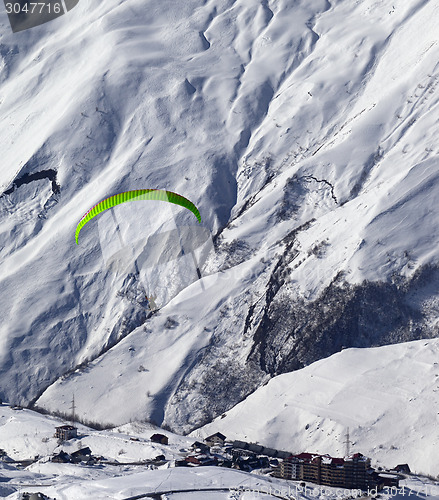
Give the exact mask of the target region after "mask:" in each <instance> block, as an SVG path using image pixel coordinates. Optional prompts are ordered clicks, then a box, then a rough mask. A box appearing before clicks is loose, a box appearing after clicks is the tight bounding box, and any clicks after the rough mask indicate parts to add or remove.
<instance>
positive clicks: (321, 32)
mask: <svg viewBox="0 0 439 500" xmlns="http://www.w3.org/2000/svg"><path fill="white" fill-rule="evenodd" d="M0 16H2V17H0V23H1V44H0V54H1V66H2V72H1V81H0V102H1V104H0V112H1V113H2V118H3V119H2V120H1V122H0V135H1V137H2V139H3V158H2V159H3V162H2V173H1V179H0V185H1V186H2V188H1V191H2V194H1V195H0V227H1V230H0V231H1V232H0V243H1V260H0V310H1V313H2V320H3V321H2V324H1V327H0V328H1V339H2V342H1V348H0V354H1V356H0V369H1V374H2V387H1V391H0V392H1V395H2V396H3V397H4V398H7V399H9V400H15V401H18V400H20V401H21V402H29V401H32V400H33V399H36V398H37V397H38V396H39V395H41V393H42V392H43V391H44V390H45V389H46V388H47V387H48V386H50V385H51V384H52V383H53V382H54V381H55V380H57V379H58V378H59V377H60V376H64V380H59V381H58V382H57V383H56V384H55V385H53V386H52V387H50V388H49V389H48V391H47V392H46V393H45V394H43V395H42V397H41V398H40V400H39V401H38V404H40V405H45V406H47V407H53V406H57V409H58V410H61V411H63V410H64V411H65V410H66V408H65V407H61V406H63V404H64V403H63V401H70V399H71V394H72V393H73V392H76V391H79V392H80V393H81V397H83V398H84V401H83V402H82V403H81V402H80V401H78V409H79V413H80V414H81V415H82V416H85V415H89V416H91V417H97V418H100V419H103V420H104V421H108V420H109V419H108V417H107V415H111V419H110V420H114V423H121V422H122V417H123V416H124V415H128V414H129V415H130V417H129V418H133V419H136V418H153V419H154V420H155V421H157V423H163V422H164V423H167V424H169V425H171V426H172V427H173V428H174V429H180V430H185V431H187V430H191V429H193V428H194V427H196V426H198V425H200V424H203V423H205V422H208V421H209V420H210V419H212V418H213V417H215V416H217V415H218V414H221V413H222V412H224V411H225V410H228V409H229V408H231V407H232V406H233V405H234V404H236V403H237V402H239V401H240V400H242V399H243V398H244V397H245V396H247V395H248V394H250V393H251V392H252V391H254V390H255V389H256V388H257V387H258V386H260V385H261V384H262V383H264V382H265V381H267V380H268V379H269V378H270V377H271V376H273V375H275V374H279V373H283V372H287V371H291V370H294V369H297V368H300V367H302V366H304V365H306V364H309V363H311V362H313V361H315V360H317V359H320V358H322V357H326V356H328V355H330V354H332V353H334V352H337V351H339V350H340V349H341V348H342V346H348V347H349V346H353V347H368V346H371V345H382V344H386V343H393V342H398V341H403V340H412V339H417V338H422V337H433V336H436V334H437V309H438V299H437V297H438V292H439V291H438V285H437V279H436V277H437V273H438V271H437V263H438V254H437V248H438V245H437V242H438V229H437V227H438V224H437V222H438V220H439V217H438V213H437V211H438V208H437V206H436V204H435V200H436V199H437V194H438V193H437V189H438V187H437V182H436V176H437V172H436V170H437V169H436V164H437V158H438V150H437V135H438V132H439V128H438V125H437V109H438V106H437V105H438V102H439V97H438V92H437V83H438V81H439V80H438V78H439V67H438V63H437V61H438V44H437V36H436V26H437V23H438V20H439V9H438V7H437V6H436V4H435V2H433V1H426V0H423V1H415V0H411V1H408V2H407V1H405V2H403V1H402V0H401V1H390V0H382V1H381V2H376V1H375V0H362V1H356V2H351V1H348V0H338V1H332V2H329V1H327V0H309V1H299V2H289V1H287V0H276V1H271V0H260V1H257V2H248V1H247V0H228V1H224V0H210V1H203V0H190V1H185V2H184V4H181V3H176V2H172V1H170V0H169V1H164V0H160V1H158V0H148V1H147V2H145V1H140V0H125V1H123V2H122V1H121V0H107V1H106V2H105V5H103V4H102V5H101V4H99V5H98V4H96V3H95V2H91V1H90V0H81V2H80V3H79V4H78V5H77V6H76V7H75V9H73V10H72V11H71V12H69V13H68V14H66V15H64V16H62V17H60V18H58V19H56V20H54V21H52V22H50V23H48V24H45V25H42V26H40V27H37V28H34V29H32V30H28V31H23V32H20V33H15V34H12V33H11V32H10V28H9V27H8V20H7V16H6V13H5V12H2V13H0ZM149 187H153V188H164V189H168V190H171V191H175V192H178V193H180V194H182V195H184V196H186V197H187V198H189V199H190V200H192V201H193V202H194V203H195V204H196V205H197V207H198V208H199V210H200V213H201V217H202V222H203V227H204V228H205V230H206V231H207V234H210V235H211V238H210V237H209V238H204V237H203V238H201V237H200V241H198V240H197V241H195V242H194V248H193V251H192V249H191V250H190V251H189V252H187V251H184V252H183V249H180V248H179V246H183V244H182V243H181V239H180V238H181V234H180V232H181V231H182V230H183V229H182V228H183V227H189V229H188V233H187V234H193V231H194V230H193V229H192V228H193V226H194V225H196V222H195V220H194V219H193V215H192V214H191V213H190V212H188V211H187V210H184V209H180V208H178V207H174V206H169V205H168V204H164V203H163V202H150V203H149V202H145V203H140V202H137V203H132V204H126V205H125V206H121V207H118V208H116V209H114V210H112V211H111V212H110V211H109V212H107V213H105V214H101V216H100V217H99V220H93V221H91V222H89V223H88V224H87V226H86V227H85V228H84V229H83V230H82V231H81V239H80V244H79V246H76V245H75V243H74V231H75V227H76V224H77V223H78V221H79V219H80V218H81V216H82V215H83V214H84V213H85V212H86V211H87V210H88V209H89V208H90V207H91V206H92V205H93V204H95V203H96V202H98V201H100V200H101V199H103V198H105V197H107V196H109V195H111V194H114V193H116V192H119V191H122V190H129V189H137V188H149ZM184 231H186V230H184ZM163 233H166V234H167V235H168V236H167V237H166V238H163V237H162V234H163ZM169 236H170V237H169ZM151 238H152V239H151ZM162 241H166V243H163V244H162V243H160V242H162ZM171 241H172V243H171ZM158 242H159V243H158ZM160 245H163V250H162V253H160V252H159V251H158V250H159V249H158V247H159V246H160ZM169 245H172V246H173V248H172V251H171V250H169V248H168V247H169ZM151 249H153V250H154V251H153V252H152V250H151ZM176 250H178V251H177V253H175V251H176ZM152 253H153V254H154V256H155V260H154V259H152V258H151V257H150V255H151V254H152ZM162 254H163V257H162ZM189 254H191V255H189ZM139 263H140V264H141V265H139ZM136 266H137V267H136ZM197 267H198V270H197ZM199 273H200V274H201V275H202V276H203V279H201V280H199V279H198V277H199ZM147 295H148V296H153V297H155V302H156V304H157V307H158V308H159V311H158V312H155V313H154V314H151V313H150V312H149V310H148V309H147V307H146V306H147V303H146V299H145V297H146V296H147ZM131 332H132V333H131ZM127 335H129V336H128V338H126V339H125V341H123V342H121V343H119V344H117V345H116V346H115V347H113V348H112V349H111V350H110V351H108V352H107V353H106V354H105V355H104V356H102V357H101V358H99V359H98V360H96V361H95V362H93V363H92V364H90V365H88V366H87V365H86V362H87V361H88V360H90V359H95V358H96V357H97V356H98V355H99V354H100V353H102V352H103V351H104V350H106V349H107V348H108V347H110V346H112V345H114V344H116V343H117V342H118V341H119V340H120V339H121V338H123V337H126V336H127ZM131 345H132V346H133V347H134V350H130V349H129V347H130V346H131ZM79 363H82V368H81V369H80V370H77V371H73V372H72V373H70V375H69V372H70V371H71V370H74V369H75V367H76V366H77V365H78V364H79ZM84 388H87V391H85V390H83V389H84ZM133 391H135V392H134V394H135V395H136V396H137V397H133V396H132V395H133ZM95 403H97V404H95ZM67 404H68V403H67ZM122 405H123V406H122Z"/></svg>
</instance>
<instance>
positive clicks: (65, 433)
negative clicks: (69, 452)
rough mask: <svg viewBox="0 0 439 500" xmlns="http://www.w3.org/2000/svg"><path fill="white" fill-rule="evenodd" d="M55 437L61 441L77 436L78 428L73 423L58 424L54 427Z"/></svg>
mask: <svg viewBox="0 0 439 500" xmlns="http://www.w3.org/2000/svg"><path fill="white" fill-rule="evenodd" d="M55 437H56V438H58V439H61V440H62V441H67V440H69V439H73V438H76V437H78V429H77V428H76V427H73V425H60V426H59V427H56V428H55Z"/></svg>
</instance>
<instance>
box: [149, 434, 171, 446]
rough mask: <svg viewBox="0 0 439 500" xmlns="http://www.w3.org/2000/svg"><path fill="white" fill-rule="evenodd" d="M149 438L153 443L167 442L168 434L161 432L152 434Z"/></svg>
mask: <svg viewBox="0 0 439 500" xmlns="http://www.w3.org/2000/svg"><path fill="white" fill-rule="evenodd" d="M150 439H151V441H152V442H154V443H160V444H168V436H165V435H163V434H153V435H152V436H151V437H150Z"/></svg>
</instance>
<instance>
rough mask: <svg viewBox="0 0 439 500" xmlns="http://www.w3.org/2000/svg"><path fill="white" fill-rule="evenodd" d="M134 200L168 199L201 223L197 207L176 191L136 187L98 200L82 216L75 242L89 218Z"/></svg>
mask: <svg viewBox="0 0 439 500" xmlns="http://www.w3.org/2000/svg"><path fill="white" fill-rule="evenodd" d="M135 200H159V201H169V202H170V203H174V204H175V205H180V206H182V207H185V208H187V209H188V210H190V211H191V212H192V213H193V214H194V215H195V217H196V218H197V219H198V222H199V223H201V216H200V212H199V211H198V208H197V207H196V206H195V205H194V204H193V203H192V202H191V201H189V200H188V199H187V198H185V197H184V196H181V195H179V194H177V193H173V192H171V191H164V190H162V189H138V190H136V191H125V192H124V193H119V194H115V195H114V196H110V197H109V198H106V199H105V200H102V201H100V202H99V203H98V204H97V205H95V206H94V207H92V208H91V209H90V210H89V211H88V212H87V213H86V214H85V215H84V216H83V217H82V219H81V220H80V221H79V224H78V226H77V227H76V231H75V240H76V244H78V237H79V232H80V231H81V229H82V228H83V227H84V226H85V224H87V222H88V221H89V220H91V219H93V217H95V216H96V215H98V214H100V213H101V212H103V211H104V210H107V209H108V208H112V207H114V206H116V205H120V204H121V203H125V202H127V201H135Z"/></svg>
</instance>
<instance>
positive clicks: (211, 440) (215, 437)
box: [204, 432, 226, 446]
mask: <svg viewBox="0 0 439 500" xmlns="http://www.w3.org/2000/svg"><path fill="white" fill-rule="evenodd" d="M225 440H226V436H224V434H221V432H215V434H212V435H211V436H208V437H207V438H205V439H204V442H205V443H206V444H207V445H208V446H215V445H218V446H224V441H225Z"/></svg>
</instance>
